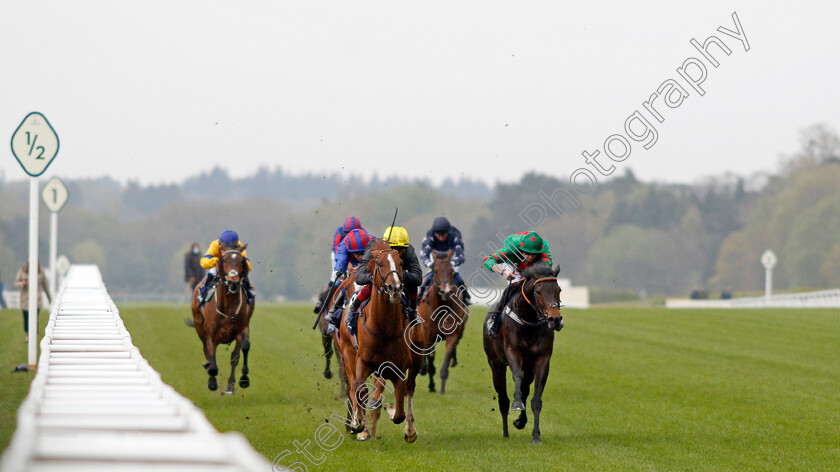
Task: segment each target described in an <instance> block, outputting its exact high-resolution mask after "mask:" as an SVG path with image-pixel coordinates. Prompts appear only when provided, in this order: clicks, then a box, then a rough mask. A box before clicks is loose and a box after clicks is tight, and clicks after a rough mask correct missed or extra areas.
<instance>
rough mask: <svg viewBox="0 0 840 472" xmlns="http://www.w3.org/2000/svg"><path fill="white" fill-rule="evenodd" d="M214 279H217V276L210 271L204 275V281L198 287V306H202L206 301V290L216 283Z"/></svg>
mask: <svg viewBox="0 0 840 472" xmlns="http://www.w3.org/2000/svg"><path fill="white" fill-rule="evenodd" d="M216 280H218V277H217V276H216V275H215V274H212V273H210V272H208V273H207V275H206V276H205V277H204V283H203V284H201V287H199V289H198V306H200V307H201V306H204V304H205V303H206V302H207V300H206V298H207V291H208V290H209V289H210V287H212V286H213V284H215V283H216Z"/></svg>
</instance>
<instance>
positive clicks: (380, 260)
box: [338, 239, 422, 442]
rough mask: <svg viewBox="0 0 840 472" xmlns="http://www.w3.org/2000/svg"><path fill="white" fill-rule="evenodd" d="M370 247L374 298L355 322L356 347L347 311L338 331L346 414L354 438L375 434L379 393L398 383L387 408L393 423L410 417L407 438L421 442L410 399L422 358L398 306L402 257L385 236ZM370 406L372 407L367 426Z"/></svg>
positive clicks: (368, 267)
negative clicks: (415, 350)
mask: <svg viewBox="0 0 840 472" xmlns="http://www.w3.org/2000/svg"><path fill="white" fill-rule="evenodd" d="M370 245H373V247H372V248H371V251H372V256H373V257H372V258H371V260H370V262H369V263H368V266H367V270H368V271H369V272H370V273H371V274H372V276H373V277H372V287H371V296H370V301H369V302H368V303H367V305H366V306H364V307H363V308H362V311H361V313H360V314H359V317H358V319H357V321H356V324H357V330H356V333H357V337H358V350H356V348H355V347H354V346H353V341H352V339H351V335H350V333H349V331H348V329H347V325H346V322H345V320H346V317H347V313H346V312H345V313H344V314H343V318H342V323H341V326H340V328H339V331H338V337H339V343H338V344H339V349H340V356H339V357H340V358H341V361H342V363H343V365H344V373H345V375H346V376H347V397H348V399H349V402H350V408H351V411H349V412H348V414H350V418H348V419H349V420H350V421H349V423H350V425H349V429H350V431H351V432H353V433H359V434H358V436H357V437H356V439H359V440H365V439H368V438H370V437H375V436H376V421H377V420H378V418H379V410H380V406H381V395H382V392H383V390H384V389H385V388H387V387H386V384H385V382H384V380H390V381H391V383H392V384H393V386H394V391H395V397H396V405H386V406H385V409H386V411H387V412H388V415H389V416H390V418H391V420H392V421H393V422H394V423H395V424H400V423H402V422H403V421H406V425H405V432H404V434H405V440H406V441H407V442H414V441H415V440H417V430H416V429H415V428H414V411H413V406H412V398H413V397H414V387H415V380H416V377H417V373H418V372H419V370H420V366H421V365H422V357H421V356H412V353H411V350H410V349H409V347H408V344H407V343H405V342H404V341H403V331H404V330H405V327H406V325H407V321H406V320H405V317H404V315H403V312H402V306H401V304H400V297H401V294H402V290H403V286H402V271H403V267H402V260H401V259H400V257H399V254H398V253H397V251H395V250H394V249H391V246H390V245H389V244H388V243H387V242H386V241H384V240H381V239H376V240H374V241H371V242H370V243H369V248H370ZM355 287H358V286H355ZM406 371H408V375H407V376H406V374H405V372H406ZM371 374H375V376H376V381H375V385H374V386H373V388H371V386H370V384H368V383H366V382H367V378H368V377H369V376H370V375H371ZM371 392H373V394H371ZM406 396H407V397H408V402H407V410H406V405H405V400H406V398H405V397H406ZM371 400H372V401H373V402H371ZM366 410H371V418H370V424H369V425H368V424H367V416H366V415H365V411H366Z"/></svg>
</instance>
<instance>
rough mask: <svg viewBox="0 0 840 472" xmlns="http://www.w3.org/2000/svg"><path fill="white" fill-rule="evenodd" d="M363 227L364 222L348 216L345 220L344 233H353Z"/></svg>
mask: <svg viewBox="0 0 840 472" xmlns="http://www.w3.org/2000/svg"><path fill="white" fill-rule="evenodd" d="M361 227H362V222H361V221H359V219H358V218H356V217H355V216H348V217H347V219H346V220H344V231H351V230H354V229H358V228H361Z"/></svg>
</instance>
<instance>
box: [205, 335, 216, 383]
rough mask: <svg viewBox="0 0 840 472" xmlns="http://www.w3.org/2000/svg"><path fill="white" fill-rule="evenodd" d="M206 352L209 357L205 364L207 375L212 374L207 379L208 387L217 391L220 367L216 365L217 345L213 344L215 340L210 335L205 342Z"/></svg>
mask: <svg viewBox="0 0 840 472" xmlns="http://www.w3.org/2000/svg"><path fill="white" fill-rule="evenodd" d="M204 354H205V356H206V357H207V363H206V364H204V368H205V369H207V375H209V376H210V378H209V379H208V380H207V388H208V389H210V391H211V392H215V391H216V389H217V388H219V384H217V383H216V376H217V375H218V374H219V367H218V366H217V365H216V345H215V344H213V340H212V339H210V338H209V337H208V339H207V341H205V343H204Z"/></svg>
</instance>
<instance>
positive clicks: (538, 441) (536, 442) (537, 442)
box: [531, 438, 542, 444]
mask: <svg viewBox="0 0 840 472" xmlns="http://www.w3.org/2000/svg"><path fill="white" fill-rule="evenodd" d="M531 443H532V444H542V440H541V439H540V438H534V439H532V440H531Z"/></svg>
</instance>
